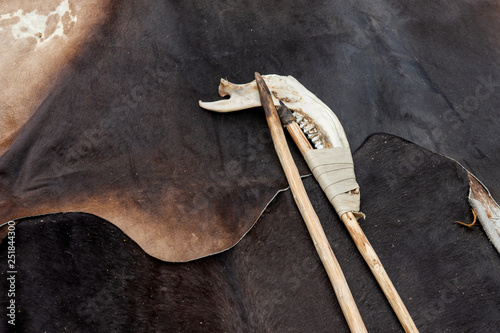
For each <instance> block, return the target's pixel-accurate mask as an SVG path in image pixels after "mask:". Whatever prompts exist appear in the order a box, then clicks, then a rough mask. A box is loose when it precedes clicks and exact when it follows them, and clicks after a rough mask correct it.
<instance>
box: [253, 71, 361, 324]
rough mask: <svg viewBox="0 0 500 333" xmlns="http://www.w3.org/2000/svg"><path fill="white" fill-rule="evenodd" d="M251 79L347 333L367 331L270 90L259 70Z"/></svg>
mask: <svg viewBox="0 0 500 333" xmlns="http://www.w3.org/2000/svg"><path fill="white" fill-rule="evenodd" d="M255 79H256V81H257V87H258V88H259V93H260V99H261V103H262V106H263V107H264V110H265V111H266V119H267V123H268V125H269V129H270V131H271V137H272V139H273V143H274V148H275V149H276V152H277V154H278V157H279V160H280V162H281V166H282V167H283V170H284V171H285V175H286V178H287V180H288V183H289V185H290V189H291V191H292V194H293V198H294V200H295V203H296V204H297V207H298V208H299V211H300V214H301V215H302V217H303V218H304V221H305V224H306V226H307V229H308V230H309V234H310V235H311V238H312V240H313V243H314V246H315V247H316V251H317V252H318V255H319V257H320V259H321V261H322V262H323V266H324V267H325V270H326V272H327V274H328V277H329V278H330V282H331V283H332V286H333V289H334V291H335V294H336V295H337V299H338V301H339V304H340V307H341V309H342V312H343V313H344V316H345V318H346V321H347V324H348V325H349V328H350V330H351V332H367V330H366V327H365V324H364V323H363V320H362V318H361V315H360V313H359V311H358V307H357V306H356V303H355V302H354V298H353V297H352V294H351V290H350V289H349V286H348V285H347V281H346V279H345V276H344V273H343V272H342V269H341V268H340V265H339V263H338V261H337V259H336V258H335V255H334V254H333V251H332V249H331V247H330V244H329V243H328V239H327V238H326V235H325V232H324V231H323V228H322V227H321V223H320V221H319V218H318V216H317V215H316V212H315V211H314V208H313V206H312V204H311V201H310V200H309V197H308V196H307V192H306V190H305V188H304V184H303V183H302V179H301V178H300V174H299V171H298V169H297V166H296V165H295V162H294V161H293V158H292V155H291V153H290V150H289V148H288V144H287V142H286V138H285V133H284V132H283V128H282V126H281V121H280V119H279V117H278V114H277V112H276V108H275V107H274V104H273V101H272V98H271V93H270V92H269V89H268V88H267V86H266V84H265V82H264V80H263V78H262V77H261V76H260V75H259V73H255Z"/></svg>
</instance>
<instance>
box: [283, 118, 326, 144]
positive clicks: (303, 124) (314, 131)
mask: <svg viewBox="0 0 500 333" xmlns="http://www.w3.org/2000/svg"><path fill="white" fill-rule="evenodd" d="M292 115H293V116H294V117H295V120H296V121H297V123H298V124H299V127H300V128H301V129H302V131H303V132H304V133H305V134H306V135H307V138H308V139H309V140H310V141H311V143H312V144H313V145H314V147H315V148H316V149H322V148H325V147H329V146H330V145H329V144H327V143H326V140H325V138H324V136H323V134H322V133H321V131H320V130H319V129H318V127H317V126H316V124H315V123H314V121H313V120H312V119H310V118H309V117H307V116H306V115H304V114H302V113H301V112H299V111H294V112H293V113H292Z"/></svg>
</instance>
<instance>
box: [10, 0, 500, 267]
mask: <svg viewBox="0 0 500 333" xmlns="http://www.w3.org/2000/svg"><path fill="white" fill-rule="evenodd" d="M70 2H71V0H70ZM10 10H11V9H9V11H10ZM102 13H104V16H105V18H104V19H102V20H101V21H99V20H97V21H96V23H95V25H94V27H93V28H92V29H90V30H88V31H89V33H88V35H87V36H85V39H84V40H83V41H82V43H81V45H79V46H78V49H77V51H75V53H72V54H74V58H72V60H71V61H70V62H69V64H68V65H67V66H66V67H64V70H62V72H61V74H60V75H59V76H58V80H57V81H56V82H55V83H54V86H53V87H52V88H50V92H49V93H41V92H40V93H38V92H37V93H36V94H37V96H42V97H41V98H43V97H44V96H47V97H46V98H45V99H44V101H43V103H42V104H41V105H40V106H39V107H38V108H37V109H36V112H35V113H34V115H33V116H32V117H31V118H30V119H29V121H28V122H27V123H26V124H25V125H24V126H23V127H22V129H21V131H20V132H19V134H18V135H17V137H16V139H15V140H14V141H10V143H9V149H8V150H7V151H6V152H5V153H4V154H3V156H2V157H1V158H0V221H2V222H5V221H8V220H10V219H13V218H19V217H22V216H29V215H34V214H42V213H49V212H57V211H83V212H87V213H93V214H96V215H98V216H100V217H102V218H105V219H107V220H108V221H110V222H112V223H114V224H115V225H117V226H118V227H119V228H120V229H122V230H123V231H124V232H125V233H126V234H127V235H129V236H130V237H131V238H132V239H133V240H135V241H136V242H137V243H138V244H139V245H140V246H141V247H142V248H143V249H144V250H145V251H147V253H149V254H151V255H153V256H155V257H157V258H160V259H163V260H169V261H186V260H192V259H195V258H199V257H203V256H206V255H208V254H211V253H215V252H219V251H222V250H224V249H227V248H229V247H231V246H233V245H234V244H235V243H236V242H237V241H238V240H239V239H241V237H243V235H244V234H245V233H246V232H248V230H249V229H250V228H251V226H252V225H253V224H254V222H255V220H256V219H257V218H258V216H259V214H260V212H261V211H262V210H263V209H264V207H265V206H266V204H267V203H268V202H269V201H270V200H271V198H272V197H273V196H274V195H275V193H276V192H277V191H278V190H279V189H281V188H284V187H286V182H285V179H284V177H283V175H282V171H281V168H280V166H279V163H278V160H277V157H276V156H275V153H274V150H273V147H272V143H271V141H270V138H269V135H268V132H267V131H268V130H267V126H266V124H265V119H264V115H263V111H262V110H260V109H255V110H249V111H246V112H239V113H237V114H231V115H229V114H228V115H219V114H212V113H209V112H207V111H204V110H201V109H200V108H199V107H198V106H197V101H198V100H200V99H201V100H205V101H208V100H211V99H216V90H217V85H218V81H219V79H220V78H221V77H226V78H228V79H229V80H230V81H233V82H248V81H250V80H251V79H252V78H253V73H254V72H255V71H258V72H260V73H263V74H267V73H277V74H290V75H293V76H294V77H296V78H297V79H298V80H299V81H300V82H301V83H302V84H304V86H305V87H307V88H308V89H309V90H311V91H312V92H313V93H316V94H317V95H318V97H319V98H320V99H322V100H323V101H324V102H325V103H326V104H327V105H329V106H330V107H331V108H332V109H333V110H334V111H335V112H336V113H337V115H338V116H339V118H340V120H341V121H342V123H343V124H344V127H345V130H346V133H347V137H348V138H349V140H350V142H351V146H352V148H353V149H356V148H357V147H358V146H359V145H360V144H361V142H362V141H363V140H364V139H365V138H366V137H367V136H368V135H369V134H371V133H374V132H378V131H384V132H390V133H393V134H398V135H400V136H402V137H404V138H406V139H410V140H412V141H414V142H417V143H419V144H421V145H423V146H425V147H427V148H431V149H432V150H434V151H437V152H439V153H442V154H444V155H447V156H452V157H454V158H456V159H457V160H459V161H460V162H462V163H463V164H465V165H466V166H467V167H468V169H470V170H471V172H472V173H474V174H475V175H476V176H477V177H478V178H479V179H480V180H481V181H483V182H484V183H485V184H486V186H487V187H488V188H489V189H490V190H491V191H492V193H493V195H494V197H498V195H500V191H499V187H498V186H499V184H500V178H499V177H500V174H499V173H498V172H497V171H496V170H497V169H498V167H499V166H500V155H499V154H498V151H500V146H499V145H500V142H499V141H498V140H493V139H492V138H496V137H498V129H499V128H500V118H498V117H496V116H494V115H495V114H496V110H498V109H500V98H499V96H500V90H499V89H498V87H499V86H500V84H499V83H498V80H499V78H500V70H499V68H500V67H499V66H498V63H497V62H498V59H500V50H499V45H500V44H499V38H498V32H499V31H500V27H499V22H500V21H499V20H497V17H498V13H499V8H498V4H497V3H494V2H470V1H458V2H457V1H454V2H449V1H448V2H446V1H441V2H438V3H436V2H435V1H420V2H418V3H403V4H399V3H396V4H394V3H392V2H390V1H375V2H373V1H362V2H353V3H351V2H345V1H343V2H333V1H330V2H324V1H285V2H280V3H279V6H277V5H276V3H274V2H272V1H271V2H270V1H261V0H256V1H250V2H243V3H237V4H236V3H231V2H227V1H211V2H200V1H189V0H187V1H164V2H158V1H134V0H125V1H120V2H113V7H111V8H109V9H108V10H107V11H102V12H100V14H102ZM65 59H66V58H65ZM51 73H53V72H51ZM3 75H5V74H3ZM54 75H55V74H50V75H48V76H47V77H50V78H53V77H55V76H54ZM22 82H26V80H23V81H22ZM22 82H21V83H22ZM16 84H17V83H16ZM14 90H15V91H19V92H21V90H18V89H17V88H15V89H14ZM27 98H28V97H27ZM37 98H38V97H37ZM37 100H38V99H37ZM30 101H31V99H30ZM30 103H31V104H29V105H33V106H34V107H36V106H37V105H38V104H37V103H35V102H30ZM10 113H12V112H10ZM23 117H24V116H23ZM295 156H296V157H297V159H296V160H297V161H298V162H299V163H300V164H301V170H302V172H303V173H308V172H309V171H308V170H307V169H306V168H305V167H304V164H303V162H302V158H301V157H300V155H299V154H297V153H296V152H295ZM368 186H369V185H368ZM364 191H366V189H363V188H362V189H361V192H362V193H364Z"/></svg>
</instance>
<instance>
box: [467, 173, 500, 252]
mask: <svg viewBox="0 0 500 333" xmlns="http://www.w3.org/2000/svg"><path fill="white" fill-rule="evenodd" d="M468 175H469V182H470V190H469V202H470V204H471V206H472V208H474V210H475V211H476V214H477V217H478V218H479V221H480V222H481V225H482V226H483V229H484V231H485V232H486V235H488V238H489V239H490V241H491V243H493V246H495V248H496V250H497V251H498V253H500V206H499V205H498V204H497V203H496V202H495V200H493V198H492V197H491V195H490V193H489V191H488V189H487V188H486V187H485V186H484V185H483V184H482V183H481V182H480V181H479V180H478V179H477V178H476V177H475V176H474V175H472V174H471V173H470V172H469V173H468Z"/></svg>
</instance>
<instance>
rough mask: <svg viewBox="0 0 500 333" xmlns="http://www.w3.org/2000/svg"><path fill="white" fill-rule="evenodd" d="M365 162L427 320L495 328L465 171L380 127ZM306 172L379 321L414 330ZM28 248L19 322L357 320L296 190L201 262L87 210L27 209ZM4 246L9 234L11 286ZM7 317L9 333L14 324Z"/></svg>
mask: <svg viewBox="0 0 500 333" xmlns="http://www.w3.org/2000/svg"><path fill="white" fill-rule="evenodd" d="M354 161H355V165H357V166H359V167H358V170H357V172H358V181H359V183H360V185H361V186H362V187H363V188H365V191H364V193H363V194H364V196H363V197H364V198H365V199H364V200H363V202H362V206H363V208H364V211H365V212H366V213H367V215H368V218H367V219H366V220H362V221H361V226H362V228H363V229H364V231H365V233H366V235H367V236H368V238H369V239H370V242H371V243H372V245H373V246H374V248H375V250H376V251H377V253H378V254H379V256H380V258H381V260H382V262H383V264H384V266H385V268H386V269H387V272H388V274H389V275H390V277H391V279H392V281H393V282H394V284H395V286H396V288H397V290H398V291H399V293H400V295H401V297H402V299H403V300H404V302H405V304H406V305H407V307H408V310H409V312H410V314H411V315H412V317H413V319H414V320H415V323H416V325H417V327H418V328H419V330H420V332H488V333H490V332H491V333H496V332H497V331H498V327H499V325H500V298H499V297H498V295H499V293H500V283H499V277H500V256H499V255H498V253H497V252H496V251H495V249H494V248H493V247H492V246H491V244H490V243H489V241H488V239H487V237H486V235H485V234H484V232H483V231H482V230H481V228H480V227H478V226H476V227H474V228H472V229H468V228H465V227H462V226H459V225H458V224H456V223H453V221H454V220H462V221H469V220H470V219H471V218H472V214H471V211H470V209H469V207H468V204H467V194H468V179H467V174H466V172H465V171H464V170H463V169H462V168H461V167H460V166H459V165H457V164H456V163H455V162H453V161H451V160H450V159H447V158H445V157H443V156H439V155H436V154H432V153H429V152H428V151H426V150H423V149H421V148H420V147H418V146H415V145H413V144H411V143H409V142H406V141H404V140H401V139H399V138H395V137H393V136H389V135H376V136H373V137H371V138H369V139H368V140H367V142H366V143H365V144H364V145H363V146H362V148H361V149H360V150H359V151H358V152H357V153H356V154H355V155H354ZM304 182H305V186H306V188H307V190H308V192H309V194H310V196H311V198H314V205H315V208H316V210H317V212H318V215H319V217H320V219H321V221H322V223H323V226H324V229H325V232H326V234H327V237H328V238H329V240H330V243H331V245H332V248H333V251H334V252H335V254H336V256H337V258H338V260H339V262H340V264H341V266H342V269H343V271H344V273H345V275H346V278H347V281H348V283H349V286H350V288H351V290H352V292H353V296H354V299H355V300H356V302H357V305H358V307H359V309H360V313H361V315H362V316H363V319H364V321H365V324H366V326H367V329H368V331H369V332H384V333H386V332H402V331H403V330H402V328H401V326H400V324H399V323H398V320H397V318H396V317H395V315H394V314H393V312H392V310H391V308H390V306H389V304H388V302H387V300H386V299H385V297H384V295H383V294H382V292H381V291H380V289H379V287H378V285H377V283H376V281H375V279H374V278H373V276H372V275H371V273H370V271H369V269H368V267H367V265H366V263H365V262H364V261H363V259H362V258H361V256H360V254H359V252H358V251H357V250H356V248H355V246H354V244H353V242H352V240H351V239H350V237H349V235H348V234H347V232H346V230H345V227H344V226H343V224H342V222H341V221H340V220H339V218H338V217H337V216H336V214H335V211H334V210H333V209H332V207H331V205H330V203H329V202H328V200H327V199H326V198H325V196H324V194H323V193H322V191H321V188H320V187H319V186H318V184H317V182H316V181H315V180H314V178H313V177H307V178H305V179H304ZM16 253H17V266H16V267H17V270H18V274H17V277H16V286H17V290H18V293H17V294H16V305H17V308H16V309H17V310H19V312H18V313H17V316H16V327H15V328H16V329H17V332H44V331H47V332H64V331H66V332H72V333H80V332H81V333H83V332H321V333H322V332H348V331H349V330H348V327H347V324H346V322H345V319H344V317H343V315H342V312H341V309H340V306H339V305H338V302H337V300H336V299H335V296H334V294H333V291H332V287H331V285H330V283H329V281H328V277H327V275H326V273H325V271H324V269H323V267H322V265H321V261H320V260H319V258H318V256H317V255H316V252H315V249H314V245H313V244H312V242H311V240H310V238H309V236H308V235H307V230H306V227H305V225H304V223H303V221H302V218H301V216H300V213H299V212H298V210H297V208H296V207H295V203H294V201H293V198H292V195H291V193H290V191H285V192H282V193H280V194H278V195H277V197H276V198H275V199H274V200H273V201H272V202H271V204H270V205H269V206H268V207H267V208H266V210H265V211H264V213H263V214H262V216H261V217H260V219H259V220H258V221H257V223H256V225H255V226H254V228H252V230H250V231H249V233H248V234H247V235H246V237H245V238H244V239H242V240H241V241H240V242H239V243H238V244H237V245H236V246H235V247H234V248H232V249H230V250H228V251H225V252H224V253H220V254H216V255H213V256H210V257H208V258H202V259H199V260H196V261H192V262H189V263H166V262H162V261H160V260H157V259H154V258H152V257H150V256H148V255H147V254H145V253H144V251H142V250H141V248H140V247H139V246H137V244H135V243H134V242H133V241H131V240H130V238H128V237H127V236H126V235H124V234H123V233H122V232H121V231H120V230H118V229H117V228H116V227H114V226H113V225H111V224H109V223H108V222H106V221H104V220H102V219H100V218H98V217H96V216H92V215H89V214H81V213H67V214H53V215H46V216H41V217H34V218H27V219H23V220H21V221H20V222H19V224H18V225H17V229H16ZM6 256H7V242H4V243H2V244H1V245H0V277H1V279H0V290H2V291H5V290H8V288H9V286H8V281H7V280H6V274H7V273H6V271H8V268H7V266H6V265H7V258H6ZM8 300H9V299H8V298H7V297H1V298H0V308H2V309H5V308H6V306H7V304H6V302H7V301H8ZM3 311H5V310H3ZM8 319H9V318H8V317H7V316H5V315H3V316H1V317H0V331H1V332H9V328H13V327H12V326H10V325H8V324H7V320H8Z"/></svg>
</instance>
